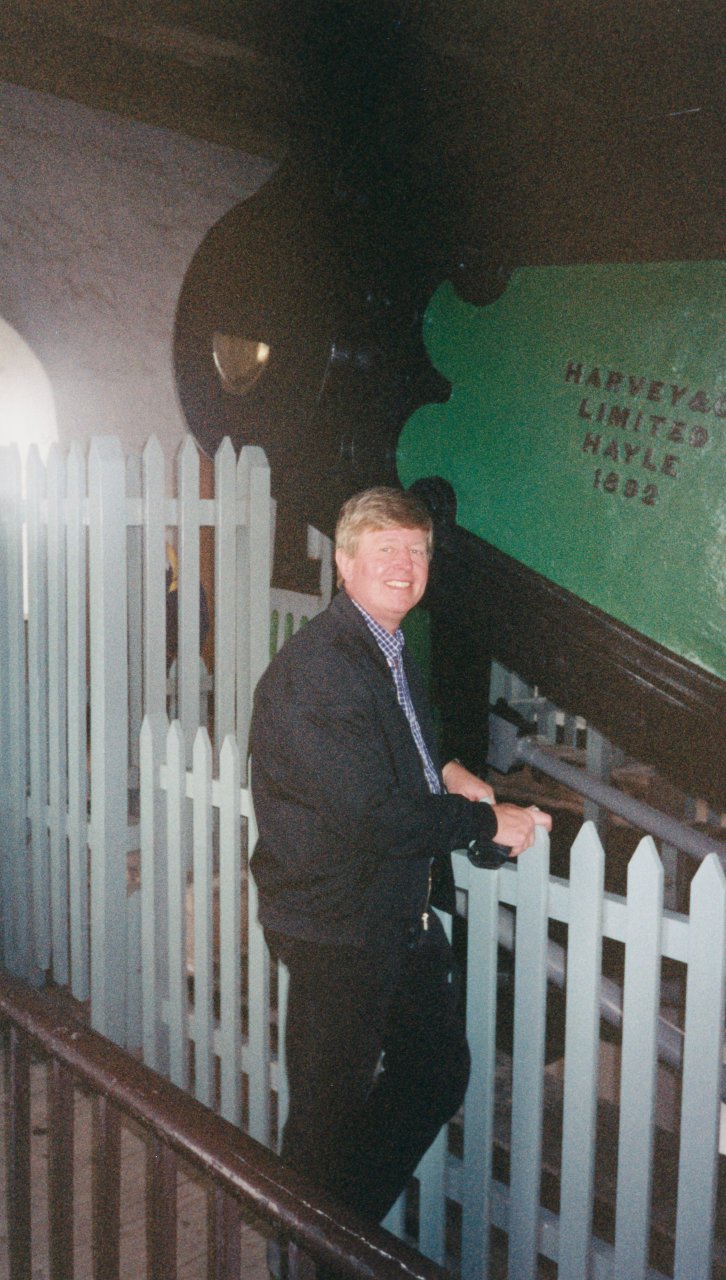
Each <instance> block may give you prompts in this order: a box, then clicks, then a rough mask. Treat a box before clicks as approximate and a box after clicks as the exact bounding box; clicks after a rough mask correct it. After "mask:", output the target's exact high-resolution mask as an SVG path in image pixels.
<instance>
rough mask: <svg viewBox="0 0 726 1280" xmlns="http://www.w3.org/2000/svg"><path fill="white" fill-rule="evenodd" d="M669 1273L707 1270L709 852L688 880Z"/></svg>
mask: <svg viewBox="0 0 726 1280" xmlns="http://www.w3.org/2000/svg"><path fill="white" fill-rule="evenodd" d="M688 939H689V945H688V980H687V987H686V1027H685V1047H684V1053H683V1095H682V1096H683V1102H682V1107H681V1147H680V1152H679V1161H678V1208H677V1217H676V1255H675V1265H674V1271H673V1275H674V1280H691V1277H694V1276H697V1277H699V1280H700V1277H704V1280H708V1277H709V1276H710V1275H711V1265H712V1261H713V1236H714V1228H715V1225H716V1186H717V1178H718V1116H719V1107H720V1103H721V1087H722V1079H723V1016H724V1015H723V1010H724V995H725V994H726V877H725V876H724V871H723V867H722V866H721V863H720V861H719V859H718V857H717V856H716V854H709V856H708V857H707V858H706V859H705V861H704V862H703V864H702V865H701V866H700V867H699V869H698V872H697V873H696V875H695V876H694V878H693V883H692V885H691V916H690V928H689V933H688Z"/></svg>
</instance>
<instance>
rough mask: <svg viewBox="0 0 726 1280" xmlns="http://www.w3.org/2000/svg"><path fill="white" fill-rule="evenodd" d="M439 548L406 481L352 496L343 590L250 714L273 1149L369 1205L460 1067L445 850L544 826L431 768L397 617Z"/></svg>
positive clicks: (355, 1202)
mask: <svg viewBox="0 0 726 1280" xmlns="http://www.w3.org/2000/svg"><path fill="white" fill-rule="evenodd" d="M431 545H432V529H431V519H430V517H429V514H428V512H427V510H426V508H425V507H424V506H423V505H422V504H421V503H420V502H419V501H418V499H417V498H415V497H414V496H413V495H411V494H407V493H402V492H399V491H398V490H396V489H388V488H377V489H368V490H366V491H365V492H363V493H361V494H357V495H356V496H355V497H353V498H350V499H349V500H348V502H346V503H345V505H344V507H343V509H342V511H341V513H340V517H339V520H338V525H337V529H336V552H335V557H336V564H337V567H338V580H339V586H340V587H341V590H340V591H339V592H338V594H337V595H336V596H335V598H334V599H333V601H332V602H331V604H330V605H329V607H328V608H327V609H326V610H325V612H324V613H322V614H319V615H318V616H317V617H316V618H314V619H313V620H312V621H311V622H310V623H308V625H307V626H306V627H304V628H303V629H302V630H301V631H299V632H298V633H297V634H296V635H295V636H293V637H292V638H291V639H290V640H289V641H288V642H287V644H286V645H285V646H284V647H283V649H282V651H281V652H280V653H279V654H278V655H277V657H276V658H275V659H273V661H272V663H271V664H270V666H269V667H268V669H267V671H266V673H265V674H264V676H263V677H262V679H261V680H260V682H259V685H258V688H257V692H256V694H255V706H254V712H253V717H252V731H251V752H252V793H253V799H254V804H255V812H256V817H257V822H258V826H259V840H258V843H257V847H256V849H255V852H254V855H253V858H252V871H253V874H254V876H255V880H256V882H257V887H258V890H259V916H260V921H261V923H262V925H263V927H264V929H265V935H266V938H267V941H268V945H269V946H270V950H271V951H272V953H273V955H275V956H278V957H280V958H282V960H283V961H284V962H285V963H286V964H287V966H288V968H289V972H290V986H289V995H288V1010H287V1027H286V1042H285V1047H286V1065H287V1075H288V1084H289V1091H290V1109H289V1115H288V1120H287V1124H286V1126H285V1131H284V1135H283V1143H282V1155H283V1158H284V1159H285V1160H287V1161H288V1162H289V1163H290V1164H291V1165H292V1166H293V1167H295V1168H297V1169H298V1170H300V1171H301V1172H303V1173H305V1174H307V1175H308V1176H310V1177H312V1178H313V1179H314V1180H315V1181H317V1182H318V1183H319V1184H320V1185H321V1186H323V1187H325V1188H326V1189H327V1190H329V1191H331V1192H332V1193H333V1194H335V1195H336V1196H337V1197H338V1198H339V1199H341V1200H342V1201H343V1202H344V1203H346V1204H347V1205H349V1206H350V1207H351V1208H354V1209H357V1210H358V1211H359V1212H361V1213H363V1214H365V1215H366V1216H368V1217H371V1218H375V1219H380V1218H382V1217H383V1216H384V1215H385V1213H386V1212H387V1211H388V1209H389V1208H390V1207H391V1205H392V1204H393V1203H394V1201H395V1200H396V1199H397V1197H398V1195H399V1194H400V1192H401V1191H402V1189H403V1187H404V1186H405V1184H406V1182H407V1180H408V1178H409V1177H410V1175H411V1174H412V1173H413V1171H414V1169H415V1168H416V1165H417V1164H418V1161H419V1160H420V1158H421V1156H422V1155H423V1153H424V1151H425V1150H426V1148H427V1147H428V1146H429V1144H430V1143H431V1142H432V1141H433V1139H434V1137H435V1136H436V1134H437V1132H438V1130H439V1128H440V1127H441V1125H442V1124H444V1123H445V1122H446V1121H447V1120H448V1119H449V1118H450V1116H452V1115H453V1114H454V1112H455V1111H456V1110H457V1109H458V1107H459V1106H460V1104H461V1102H462V1100H463V1097H464V1093H465V1090H466V1085H467V1081H468V1074H469V1052H468V1048H467V1044H466V1036H465V1031H464V1023H463V1017H462V1013H461V1010H460V1008H459V1005H458V1002H457V985H456V983H455V982H452V981H451V974H452V969H453V957H452V954H451V950H450V948H449V945H448V942H447V940H446V937H445V934H444V931H443V928H442V927H441V924H440V921H439V920H438V917H437V916H436V915H435V913H432V912H431V910H430V908H431V906H432V905H436V904H438V905H441V906H443V907H445V908H446V909H448V910H451V908H452V906H453V879H452V874H451V861H450V853H451V851H452V850H453V849H460V848H466V849H468V850H469V854H470V856H471V858H472V859H473V860H474V861H475V862H476V863H477V865H480V866H481V865H483V866H490V867H496V866H499V865H500V864H501V863H502V862H503V861H504V860H505V859H506V858H507V857H508V856H510V857H516V856H517V854H519V853H521V852H522V851H523V850H524V849H526V848H528V847H529V846H530V845H531V844H532V842H533V840H534V830H535V826H536V825H537V824H540V825H543V826H545V827H547V828H549V827H550V825H551V824H550V818H549V815H547V814H545V813H542V812H540V811H539V810H538V809H536V808H534V807H532V808H530V809H522V808H519V807H518V806H516V805H508V804H501V805H500V804H496V803H494V796H493V793H492V790H491V787H489V786H488V784H487V783H486V782H483V781H482V780H481V779H480V778H477V777H475V775H474V774H472V773H470V772H469V771H468V770H467V769H465V768H464V767H463V766H462V765H461V764H459V763H458V762H457V761H455V760H451V761H448V762H447V763H446V764H444V766H443V768H442V767H441V766H440V763H439V760H438V755H437V749H436V742H435V735H434V730H433V725H432V721H431V716H430V712H429V708H428V704H427V701H426V696H425V692H424V689H423V685H422V681H421V677H420V675H419V673H418V671H417V669H416V667H415V664H414V663H413V662H412V661H411V659H410V657H409V656H408V654H407V652H406V649H405V645H404V638H403V634H402V632H401V630H400V624H401V622H402V621H403V619H404V618H405V616H406V614H407V613H408V612H409V610H410V609H412V608H413V607H414V605H416V604H418V602H419V600H420V599H421V597H422V596H423V593H424V591H425V589H426V582H427V579H428V569H429V560H430V556H431ZM482 800H487V801H489V802H490V803H488V804H482V803H480V802H481V801H482Z"/></svg>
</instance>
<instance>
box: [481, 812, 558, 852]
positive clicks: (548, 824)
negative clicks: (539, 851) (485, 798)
mask: <svg viewBox="0 0 726 1280" xmlns="http://www.w3.org/2000/svg"><path fill="white" fill-rule="evenodd" d="M492 808H493V810H494V812H495V814H496V815H497V830H496V834H495V835H494V836H493V837H492V838H493V840H494V841H495V843H496V844H503V845H507V846H509V848H510V849H511V853H510V855H509V856H510V858H516V857H517V855H518V854H520V853H524V851H525V849H529V848H530V846H531V845H533V844H534V829H535V827H544V828H545V831H551V830H552V818H551V816H550V814H549V813H544V812H543V810H542V809H538V808H537V806H536V804H531V805H529V807H528V808H527V809H522V808H521V807H520V806H519V805H518V804H495V805H492Z"/></svg>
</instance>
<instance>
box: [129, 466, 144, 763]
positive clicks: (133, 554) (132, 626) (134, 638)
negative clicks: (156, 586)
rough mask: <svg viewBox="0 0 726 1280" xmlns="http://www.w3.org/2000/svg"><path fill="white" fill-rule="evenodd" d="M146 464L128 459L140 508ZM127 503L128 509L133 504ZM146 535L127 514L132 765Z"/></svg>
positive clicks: (139, 711)
mask: <svg viewBox="0 0 726 1280" xmlns="http://www.w3.org/2000/svg"><path fill="white" fill-rule="evenodd" d="M141 471H142V463H141V457H140V455H139V454H136V453H132V454H129V456H128V457H127V458H126V497H127V499H133V500H135V501H134V502H133V507H134V508H136V507H139V506H140V503H139V501H138V499H140V498H141V486H142V481H141ZM131 505H132V504H131V502H127V508H128V507H129V506H131ZM142 551H143V538H142V527H141V523H140V522H139V523H137V522H136V520H135V519H131V518H130V516H128V515H127V531H126V615H127V626H128V666H129V674H128V679H129V766H130V768H131V769H136V770H138V767H139V734H140V733H141V721H142V720H143V717H144V711H143V702H144V696H143V655H142V627H143V602H142V577H143V560H142Z"/></svg>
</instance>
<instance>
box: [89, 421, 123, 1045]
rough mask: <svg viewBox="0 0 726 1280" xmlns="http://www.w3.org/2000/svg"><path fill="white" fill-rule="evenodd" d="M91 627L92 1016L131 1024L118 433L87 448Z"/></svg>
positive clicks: (115, 1027)
mask: <svg viewBox="0 0 726 1280" xmlns="http://www.w3.org/2000/svg"><path fill="white" fill-rule="evenodd" d="M88 491H89V492H88V504H89V577H90V598H91V607H90V629H91V948H92V951H91V1022H92V1025H93V1026H94V1028H95V1029H96V1030H97V1031H100V1032H101V1034H102V1035H105V1036H108V1038H109V1039H111V1040H115V1041H116V1042H117V1043H118V1044H121V1043H123V1039H124V1036H125V1031H126V992H125V984H124V982H123V981H119V975H120V974H125V973H126V844H127V820H128V662H127V626H126V494H125V469H124V462H123V457H122V454H121V447H120V445H119V442H118V440H116V439H114V438H113V437H110V436H106V437H103V436H99V437H96V438H95V439H94V440H93V443H92V444H91V450H90V456H89V483H88Z"/></svg>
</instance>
